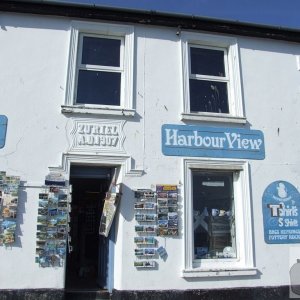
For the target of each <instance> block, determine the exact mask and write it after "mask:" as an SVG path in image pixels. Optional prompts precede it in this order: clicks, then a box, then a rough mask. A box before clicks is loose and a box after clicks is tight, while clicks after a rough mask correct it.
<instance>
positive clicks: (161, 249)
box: [156, 246, 168, 258]
mask: <svg viewBox="0 0 300 300" xmlns="http://www.w3.org/2000/svg"><path fill="white" fill-rule="evenodd" d="M156 252H157V253H158V255H159V256H160V257H161V258H166V257H167V256H168V254H167V251H166V249H165V248H164V247H162V246H160V247H159V248H158V249H157V250H156Z"/></svg>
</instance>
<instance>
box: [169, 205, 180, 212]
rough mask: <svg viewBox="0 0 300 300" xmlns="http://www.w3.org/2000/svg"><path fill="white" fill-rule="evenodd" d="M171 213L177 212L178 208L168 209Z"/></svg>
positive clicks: (170, 207)
mask: <svg viewBox="0 0 300 300" xmlns="http://www.w3.org/2000/svg"><path fill="white" fill-rule="evenodd" d="M168 210H169V212H177V211H178V207H177V205H176V206H169V207H168Z"/></svg>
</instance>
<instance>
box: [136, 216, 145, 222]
mask: <svg viewBox="0 0 300 300" xmlns="http://www.w3.org/2000/svg"><path fill="white" fill-rule="evenodd" d="M134 217H135V220H136V221H138V222H141V221H144V220H145V215H144V214H135V215H134Z"/></svg>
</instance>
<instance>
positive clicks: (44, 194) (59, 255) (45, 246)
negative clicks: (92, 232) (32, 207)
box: [36, 185, 71, 267]
mask: <svg viewBox="0 0 300 300" xmlns="http://www.w3.org/2000/svg"><path fill="white" fill-rule="evenodd" d="M70 197H71V196H70V190H69V187H64V186H55V185H50V186H45V187H44V188H43V189H42V191H41V192H40V193H39V199H38V202H39V204H38V216H37V233H36V263H38V264H39V265H40V266H41V267H62V266H63V265H64V261H65V255H66V249H67V241H68V242H69V241H70V239H69V238H68V233H69V224H68V222H69V220H70V216H69V214H70V202H71V198H70Z"/></svg>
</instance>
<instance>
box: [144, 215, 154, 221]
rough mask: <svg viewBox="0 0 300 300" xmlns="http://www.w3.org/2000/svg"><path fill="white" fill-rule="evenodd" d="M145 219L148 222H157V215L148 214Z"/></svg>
mask: <svg viewBox="0 0 300 300" xmlns="http://www.w3.org/2000/svg"><path fill="white" fill-rule="evenodd" d="M144 217H145V221H146V222H153V221H156V215H155V214H146V215H145V216H144Z"/></svg>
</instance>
